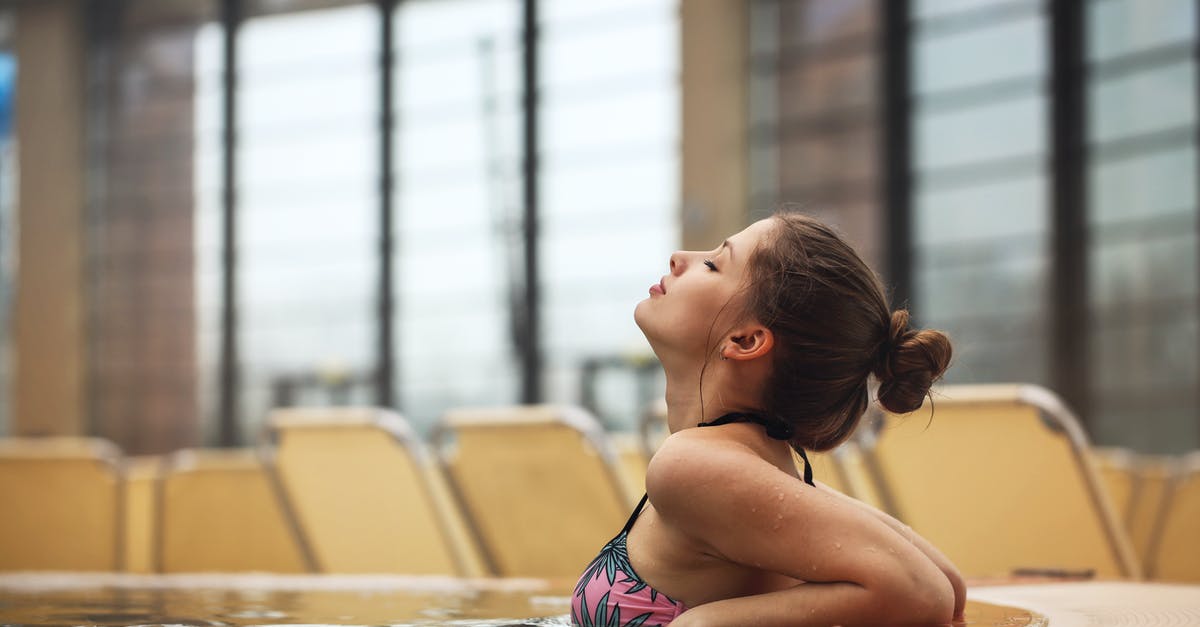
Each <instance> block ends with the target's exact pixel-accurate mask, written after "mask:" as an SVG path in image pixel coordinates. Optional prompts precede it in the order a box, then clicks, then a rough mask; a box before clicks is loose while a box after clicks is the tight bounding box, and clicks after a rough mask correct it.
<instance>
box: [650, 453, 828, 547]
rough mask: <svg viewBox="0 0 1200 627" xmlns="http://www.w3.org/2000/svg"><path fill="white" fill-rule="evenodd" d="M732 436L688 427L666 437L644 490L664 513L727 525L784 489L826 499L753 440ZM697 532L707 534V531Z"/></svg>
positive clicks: (694, 521)
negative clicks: (780, 466)
mask: <svg viewBox="0 0 1200 627" xmlns="http://www.w3.org/2000/svg"><path fill="white" fill-rule="evenodd" d="M729 435H730V434H729V433H728V432H726V433H720V434H719V433H717V432H716V430H704V429H685V430H683V431H680V432H678V433H674V434H672V435H671V436H670V437H668V438H667V440H666V441H665V442H664V443H663V445H662V446H661V447H660V448H659V450H658V451H657V452H656V453H655V454H654V457H653V458H652V459H651V460H650V466H649V467H648V468H647V471H646V492H647V494H649V496H650V502H651V503H652V504H653V505H654V508H655V509H656V510H657V511H658V512H659V514H660V515H661V516H663V517H664V518H665V519H667V520H672V519H675V520H679V521H686V524H687V526H689V527H695V526H696V525H706V524H712V525H716V526H724V524H722V523H724V522H732V521H735V520H737V519H741V520H745V517H744V516H742V515H741V512H742V510H743V509H746V511H749V509H755V510H757V508H758V506H759V505H768V504H770V499H776V500H778V499H779V496H780V495H782V494H785V493H786V494H787V495H788V496H789V497H790V496H794V495H796V494H797V492H798V491H800V492H811V493H812V498H814V499H816V498H824V497H823V496H822V493H821V492H820V491H818V490H816V489H814V488H812V487H811V486H808V485H806V484H803V483H802V482H798V481H797V480H796V478H795V477H792V476H790V475H788V474H786V473H784V472H782V471H781V470H779V469H778V468H776V467H775V466H774V465H772V464H771V463H770V462H768V461H767V460H765V459H764V458H763V457H762V456H761V455H759V453H758V451H756V450H755V448H754V446H752V445H751V444H749V443H747V442H743V441H740V440H739V439H737V438H736V437H729ZM726 519H728V520H726ZM694 531H697V532H701V534H702V535H703V531H704V530H703V529H694Z"/></svg>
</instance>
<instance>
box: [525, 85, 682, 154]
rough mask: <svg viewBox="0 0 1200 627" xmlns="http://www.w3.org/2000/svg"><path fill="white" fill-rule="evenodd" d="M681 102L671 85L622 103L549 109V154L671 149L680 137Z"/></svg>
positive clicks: (546, 127)
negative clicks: (627, 147) (636, 147)
mask: <svg viewBox="0 0 1200 627" xmlns="http://www.w3.org/2000/svg"><path fill="white" fill-rule="evenodd" d="M678 104H679V103H678V98H677V93H676V91H675V90H674V89H673V88H671V86H670V85H663V88H661V89H658V90H655V91H652V92H643V93H636V94H628V95H625V96H624V97H622V98H619V99H599V100H593V101H590V102H573V103H570V104H563V105H562V106H558V107H553V106H550V107H547V108H546V116H545V118H544V121H543V123H542V124H543V126H542V128H543V129H544V133H545V140H544V141H543V143H542V145H543V146H544V149H545V151H546V152H547V153H563V154H566V155H569V154H571V153H573V152H584V151H587V150H589V149H594V148H603V147H605V146H613V145H621V144H634V145H639V147H640V146H646V145H649V146H651V147H653V146H655V145H656V144H657V145H658V146H670V145H671V143H672V140H673V139H674V138H675V137H676V136H677V135H678V130H677V129H676V128H675V124H676V123H677V121H678V119H679V112H678V111H677V110H676V107H678Z"/></svg>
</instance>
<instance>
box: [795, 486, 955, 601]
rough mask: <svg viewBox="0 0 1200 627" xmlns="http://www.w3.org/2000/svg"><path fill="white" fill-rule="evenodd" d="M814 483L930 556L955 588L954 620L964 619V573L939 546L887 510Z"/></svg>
mask: <svg viewBox="0 0 1200 627" xmlns="http://www.w3.org/2000/svg"><path fill="white" fill-rule="evenodd" d="M814 483H816V484H817V487H818V488H819V489H821V490H823V491H825V492H826V493H827V494H831V495H833V497H834V498H836V499H838V500H841V501H843V502H846V503H850V504H853V505H854V506H856V507H860V508H862V509H863V511H866V512H867V513H869V514H871V515H872V516H874V517H875V518H877V519H879V520H881V521H883V523H884V524H885V525H887V526H888V527H890V528H891V529H892V530H894V531H895V532H896V533H898V534H900V536H901V537H903V538H904V539H906V540H908V541H909V542H911V543H912V544H913V546H916V547H917V548H918V549H920V551H921V552H922V553H924V554H925V556H926V557H928V558H929V559H930V560H931V561H932V562H933V563H934V564H935V565H936V566H937V567H938V569H939V570H941V571H942V574H944V575H946V579H949V580H950V585H951V587H953V588H954V620H962V618H963V609H964V607H965V606H966V602H967V585H966V583H965V582H964V581H963V578H962V575H960V574H959V572H958V569H957V568H955V566H954V563H953V562H951V561H950V560H949V559H948V558H947V557H946V556H945V555H943V554H942V552H941V551H939V550H938V549H937V547H935V546H933V545H932V544H930V543H929V541H928V540H926V539H925V538H922V537H921V536H920V535H917V532H915V531H913V529H912V527H909V526H908V525H906V524H904V523H902V522H900V521H899V520H896V519H895V518H893V517H891V516H890V515H888V514H887V513H886V512H883V511H880V510H879V509H876V508H874V507H872V506H870V505H868V504H866V503H863V502H862V501H859V500H858V499H854V498H851V497H849V496H847V495H845V494H842V493H841V492H838V491H837V490H834V489H833V488H831V487H829V486H827V485H825V484H824V483H821V482H820V481H814Z"/></svg>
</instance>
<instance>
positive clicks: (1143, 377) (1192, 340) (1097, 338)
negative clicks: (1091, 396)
mask: <svg viewBox="0 0 1200 627" xmlns="http://www.w3.org/2000/svg"><path fill="white" fill-rule="evenodd" d="M1089 339H1090V340H1091V342H1090V346H1091V350H1092V354H1093V355H1094V360H1093V363H1094V364H1095V366H1094V369H1095V370H1096V375H1097V376H1096V379H1095V383H1094V385H1093V387H1094V388H1095V389H1096V390H1106V391H1109V392H1118V393H1124V394H1128V395H1139V394H1145V393H1147V392H1150V391H1153V390H1154V389H1156V388H1163V387H1167V386H1171V385H1174V386H1180V385H1181V384H1183V385H1187V384H1191V383H1193V382H1194V381H1195V380H1196V376H1197V370H1196V345H1197V344H1198V343H1200V338H1198V337H1197V336H1196V309H1195V307H1184V308H1181V309H1177V315H1175V316H1171V318H1170V319H1168V320H1153V321H1150V320H1146V321H1143V322H1141V323H1137V322H1134V323H1125V324H1121V325H1120V326H1116V325H1107V326H1105V327H1101V328H1098V329H1096V330H1095V331H1094V332H1093V333H1092V334H1091V337H1090V338H1089ZM1193 409H1194V408H1193Z"/></svg>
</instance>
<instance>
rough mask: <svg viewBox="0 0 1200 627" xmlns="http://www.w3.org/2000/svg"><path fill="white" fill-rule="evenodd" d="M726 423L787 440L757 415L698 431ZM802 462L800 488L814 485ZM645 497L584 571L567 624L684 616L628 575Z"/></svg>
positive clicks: (625, 625) (640, 625)
mask: <svg viewBox="0 0 1200 627" xmlns="http://www.w3.org/2000/svg"><path fill="white" fill-rule="evenodd" d="M731 422H755V423H758V424H761V425H763V426H764V427H766V428H767V435H768V436H770V437H772V438H775V439H777V440H789V439H791V437H792V431H791V429H790V428H789V427H788V426H787V425H780V424H774V423H769V422H768V421H767V420H766V419H765V418H764V417H763V416H760V415H759V414H746V413H732V414H725V415H724V416H721V417H720V418H717V419H716V420H713V421H711V422H702V423H700V424H699V426H701V427H714V426H717V425H723V424H728V423H731ZM796 450H797V452H799V453H800V456H801V457H802V458H803V459H804V482H805V483H807V484H809V485H814V484H813V480H812V466H811V464H809V463H808V457H807V456H806V455H805V454H804V451H803V450H801V449H796ZM646 501H647V496H642V500H641V501H640V502H639V503H638V506H637V508H636V509H634V510H633V514H631V515H630V516H629V520H627V521H626V522H625V526H624V527H623V528H622V529H621V533H618V534H617V536H616V537H615V538H613V539H612V540H609V541H608V544H605V545H604V548H602V549H600V554H599V555H597V556H596V559H594V560H592V563H590V564H588V567H587V568H586V569H584V571H583V575H582V576H581V577H580V578H579V583H577V584H575V593H574V595H572V597H571V623H572V624H575V625H580V626H582V627H591V626H592V625H604V626H608V625H620V626H622V627H651V626H652V625H666V624H668V623H670V622H671V621H672V620H675V617H677V616H679V615H680V614H682V613H684V612H685V611H687V607H686V606H684V604H683V603H682V602H680V601H676V600H675V599H672V598H671V597H669V596H667V595H665V594H663V593H661V592H659V591H658V590H655V589H654V588H652V587H650V584H648V583H646V582H645V581H644V580H643V579H642V578H641V577H639V576H638V574H637V573H636V572H634V570H633V565H632V564H630V563H629V549H628V548H626V546H625V538H626V536H628V535H629V530H630V529H633V523H634V522H635V521H636V520H637V518H638V516H639V515H640V514H641V513H642V509H643V508H644V507H645V506H646Z"/></svg>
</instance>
